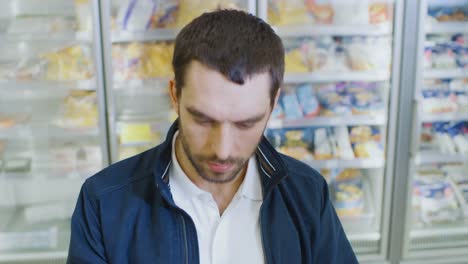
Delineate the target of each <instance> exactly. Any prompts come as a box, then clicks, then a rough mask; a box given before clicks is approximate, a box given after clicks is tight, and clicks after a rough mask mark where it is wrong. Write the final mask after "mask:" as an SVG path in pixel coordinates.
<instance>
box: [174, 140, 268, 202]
mask: <svg viewBox="0 0 468 264" xmlns="http://www.w3.org/2000/svg"><path fill="white" fill-rule="evenodd" d="M178 134H179V131H177V132H175V134H174V137H173V138H172V153H171V160H172V164H171V168H170V185H173V186H174V185H177V187H178V188H179V189H180V190H181V191H182V193H181V194H182V195H183V196H184V197H187V198H193V197H199V196H206V195H209V196H211V193H209V192H207V191H204V190H202V189H200V188H199V187H198V186H196V185H195V184H194V183H193V182H192V181H191V180H190V179H189V177H188V176H187V175H186V174H185V172H184V171H183V170H182V167H181V166H180V164H179V161H178V160H177V157H176V154H175V141H176V138H177V136H178ZM173 189H175V188H173ZM237 195H241V196H242V197H245V198H247V199H250V200H254V201H261V200H263V198H262V186H261V182H260V174H259V172H258V165H257V161H256V159H255V156H254V155H252V157H250V159H249V161H248V165H247V171H246V173H245V177H244V181H243V182H242V183H241V185H240V186H239V190H238V191H237V193H236V196H237Z"/></svg>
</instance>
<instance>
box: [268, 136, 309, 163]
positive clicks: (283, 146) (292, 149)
mask: <svg viewBox="0 0 468 264" xmlns="http://www.w3.org/2000/svg"><path fill="white" fill-rule="evenodd" d="M312 136H313V135H312V131H311V130H310V129H274V130H269V131H267V138H268V139H269V141H270V142H271V143H272V144H273V146H275V148H277V149H278V151H280V152H281V153H283V154H286V155H289V156H291V157H293V158H296V159H298V160H302V161H308V160H313V159H314V156H313V155H312V153H311V152H310V143H311V142H312Z"/></svg>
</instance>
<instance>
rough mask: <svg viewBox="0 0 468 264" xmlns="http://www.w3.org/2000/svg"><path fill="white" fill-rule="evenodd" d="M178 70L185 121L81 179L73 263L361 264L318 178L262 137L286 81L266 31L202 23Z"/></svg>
mask: <svg viewBox="0 0 468 264" xmlns="http://www.w3.org/2000/svg"><path fill="white" fill-rule="evenodd" d="M172 64H173V68H174V73H175V78H174V80H172V81H170V85H169V86H170V88H169V94H170V97H171V100H172V104H173V107H174V109H175V110H176V111H177V113H178V116H179V118H178V120H177V121H176V122H175V123H174V124H173V126H172V127H171V128H170V130H169V132H168V135H167V139H166V141H165V142H164V143H162V144H161V145H159V146H157V147H155V148H153V149H150V150H148V151H146V152H144V153H142V154H139V155H137V156H135V157H132V158H129V159H127V160H124V161H121V162H118V163H116V164H114V165H111V166H110V167H108V168H106V169H104V170H103V171H101V172H99V173H98V174H97V175H95V176H93V177H91V178H89V179H88V180H87V181H86V183H85V184H84V185H83V187H82V190H81V193H80V196H79V199H78V203H77V206H76V209H75V212H74V214H73V218H72V227H71V229H72V234H71V243H70V250H69V256H68V263H93V264H94V263H171V264H172V263H202V264H206V263H208V264H209V263H213V264H220V263H222V264H226V263H255V264H257V263H357V260H356V257H355V255H354V253H353V251H352V249H351V246H350V244H349V242H348V240H347V238H346V236H345V234H344V232H343V229H342V226H341V224H340V222H339V220H338V217H337V215H336V214H335V211H334V209H333V207H332V205H331V203H330V200H329V194H328V189H327V183H326V182H325V180H324V179H323V177H322V176H321V175H320V174H319V173H317V172H316V171H315V170H313V169H311V168H310V167H308V166H307V165H304V164H303V163H301V162H299V161H296V160H294V159H292V158H290V157H287V156H284V155H281V154H279V153H277V152H276V151H275V149H274V148H273V147H272V146H271V145H270V144H269V143H268V142H267V140H266V139H265V138H264V137H263V132H264V130H265V127H266V125H267V121H268V118H269V116H270V114H271V112H272V110H273V107H274V105H275V103H276V101H277V100H278V96H279V87H280V85H281V83H282V79H283V73H284V50H283V45H282V43H281V40H280V38H279V37H278V36H277V35H276V34H275V33H274V32H273V30H272V29H271V27H270V26H268V25H267V24H266V23H265V22H263V21H262V20H260V19H259V18H256V17H254V16H252V15H249V14H246V13H244V12H241V11H234V10H220V11H215V12H212V13H205V14H203V15H202V16H200V17H198V18H196V19H195V20H193V21H192V22H191V23H190V24H188V25H187V26H186V27H185V28H184V29H183V30H182V31H181V32H180V33H179V35H178V36H177V39H176V44H175V50H174V57H173V61H172Z"/></svg>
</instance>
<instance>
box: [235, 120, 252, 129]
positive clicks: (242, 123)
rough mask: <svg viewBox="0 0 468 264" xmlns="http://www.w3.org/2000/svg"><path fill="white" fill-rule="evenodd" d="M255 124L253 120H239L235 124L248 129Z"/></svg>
mask: <svg viewBox="0 0 468 264" xmlns="http://www.w3.org/2000/svg"><path fill="white" fill-rule="evenodd" d="M254 125H255V122H239V123H236V126H237V127H238V128H240V129H250V128H252V127H253V126H254Z"/></svg>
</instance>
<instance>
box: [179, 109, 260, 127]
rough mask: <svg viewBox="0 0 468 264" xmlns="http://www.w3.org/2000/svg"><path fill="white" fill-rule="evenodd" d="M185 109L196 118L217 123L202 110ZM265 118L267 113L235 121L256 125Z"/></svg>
mask: <svg viewBox="0 0 468 264" xmlns="http://www.w3.org/2000/svg"><path fill="white" fill-rule="evenodd" d="M185 109H187V112H189V113H190V114H191V115H192V116H194V117H197V118H202V119H207V120H209V121H217V120H216V119H215V118H213V117H210V116H209V115H207V114H205V113H203V112H202V111H200V110H197V109H195V108H194V107H191V106H187V107H186V108H185ZM264 117H265V113H261V114H257V115H255V116H252V117H249V118H247V119H244V120H239V121H235V122H234V123H256V122H258V121H260V120H262V119H263V118H264Z"/></svg>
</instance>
